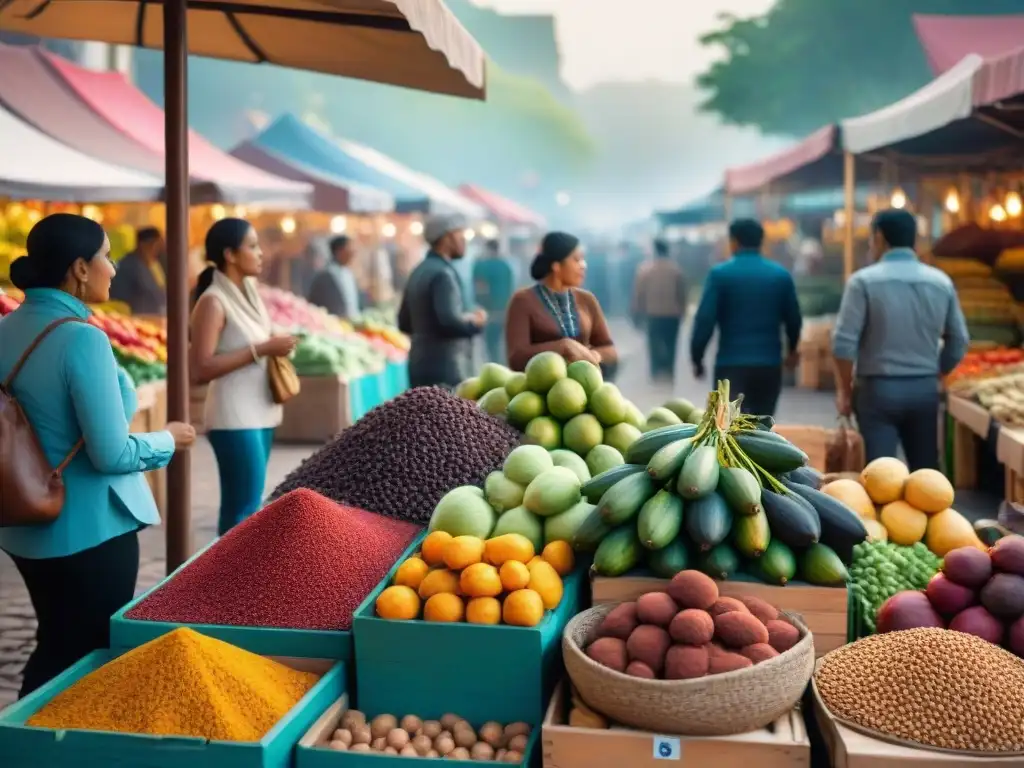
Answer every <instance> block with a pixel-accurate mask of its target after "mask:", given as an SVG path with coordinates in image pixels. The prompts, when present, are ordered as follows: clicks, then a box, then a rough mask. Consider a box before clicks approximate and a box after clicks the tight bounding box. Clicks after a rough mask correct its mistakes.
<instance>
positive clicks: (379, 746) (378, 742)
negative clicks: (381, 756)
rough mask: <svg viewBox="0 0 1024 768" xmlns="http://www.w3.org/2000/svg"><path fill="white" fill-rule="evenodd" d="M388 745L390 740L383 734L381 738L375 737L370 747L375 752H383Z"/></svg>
mask: <svg viewBox="0 0 1024 768" xmlns="http://www.w3.org/2000/svg"><path fill="white" fill-rule="evenodd" d="M387 745H388V740H387V739H385V738H384V737H383V736H381V737H380V738H379V739H374V740H373V741H371V742H370V749H372V750H373V751H374V752H383V751H384V747H386V746H387Z"/></svg>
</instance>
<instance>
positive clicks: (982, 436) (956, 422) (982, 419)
mask: <svg viewBox="0 0 1024 768" xmlns="http://www.w3.org/2000/svg"><path fill="white" fill-rule="evenodd" d="M946 411H947V413H948V415H949V422H948V426H949V429H950V433H951V434H950V438H951V441H952V445H951V446H950V452H951V454H952V455H951V456H950V463H951V464H952V467H951V469H952V475H953V476H952V478H950V479H951V481H952V483H953V487H954V488H962V489H965V490H969V489H973V488H976V487H977V486H978V451H979V449H980V448H981V445H982V443H983V442H985V441H987V440H988V439H989V434H990V430H991V428H992V417H991V416H990V415H989V413H988V411H987V410H985V409H984V408H982V407H981V406H980V405H978V404H977V403H975V402H972V401H970V400H968V399H966V398H963V397H958V396H957V395H949V397H948V398H947V400H946Z"/></svg>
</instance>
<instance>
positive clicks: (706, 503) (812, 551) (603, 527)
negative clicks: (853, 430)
mask: <svg viewBox="0 0 1024 768" xmlns="http://www.w3.org/2000/svg"><path fill="white" fill-rule="evenodd" d="M739 406H740V400H736V401H733V402H730V401H729V384H728V382H719V386H718V389H717V390H716V391H714V392H712V393H711V395H710V396H709V398H708V405H707V408H706V411H705V416H704V418H703V420H702V421H701V423H700V424H696V425H694V424H678V425H672V426H665V427H660V428H658V429H654V430H651V431H649V432H647V433H645V434H644V435H643V436H642V437H640V438H639V439H637V441H636V442H634V443H633V444H632V445H631V446H630V447H629V450H628V451H627V452H626V463H625V464H622V465H619V466H617V467H614V468H612V469H610V470H608V471H606V472H603V473H602V474H600V475H597V476H596V477H594V478H593V479H591V480H590V481H589V482H587V483H586V484H584V486H583V489H582V490H583V494H584V495H585V496H586V497H587V499H588V501H590V502H591V503H592V504H596V505H597V507H596V508H595V509H594V510H593V512H592V513H591V514H590V515H589V516H588V517H587V519H586V520H584V521H583V523H582V524H581V525H580V527H579V529H578V530H577V531H576V534H575V537H574V539H573V546H574V548H575V549H577V550H578V551H581V552H593V553H594V565H593V569H594V571H595V573H596V574H598V575H602V576H621V575H623V574H625V573H627V572H629V571H632V570H634V569H637V568H643V567H646V568H647V569H648V570H650V571H652V572H654V573H655V574H656V575H658V576H662V577H664V578H671V577H672V576H674V575H675V574H676V573H678V572H679V571H683V570H686V569H688V568H697V569H699V570H701V571H703V572H704V573H706V574H708V575H709V576H711V577H712V578H716V579H723V580H724V579H728V578H730V577H733V576H734V575H736V574H739V573H745V574H747V575H748V576H753V577H755V578H758V579H760V580H762V581H764V582H766V583H769V584H779V585H784V584H787V583H788V582H790V581H793V580H801V581H805V582H808V583H810V584H815V585H819V586H841V585H843V584H845V583H846V582H847V580H848V573H847V570H846V566H848V565H850V564H851V562H852V560H853V550H854V547H855V546H856V545H857V544H859V543H861V542H862V541H864V540H865V539H867V530H866V529H865V528H864V525H863V523H862V522H861V520H860V518H858V516H857V515H856V513H855V512H854V511H853V510H851V509H850V508H849V507H847V506H846V505H845V504H843V503H842V502H840V501H838V500H837V499H834V498H832V497H831V496H828V495H826V494H824V493H822V492H821V491H819V490H818V489H819V487H820V485H821V475H820V474H819V473H818V472H816V471H815V470H814V469H811V468H809V467H807V466H806V465H807V455H806V454H805V453H804V452H803V451H802V450H801V449H800V448H798V447H797V446H795V445H793V444H792V443H791V442H789V441H788V440H786V439H785V438H784V437H782V436H781V435H779V434H777V433H775V432H772V431H771V427H772V425H773V422H772V420H771V419H770V418H766V417H754V416H747V415H743V414H741V413H740V407H739Z"/></svg>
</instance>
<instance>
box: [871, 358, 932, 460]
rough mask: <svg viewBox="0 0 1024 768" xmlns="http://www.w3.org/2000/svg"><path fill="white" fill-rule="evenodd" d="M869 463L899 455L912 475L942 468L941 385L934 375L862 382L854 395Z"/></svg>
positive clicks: (886, 378) (886, 377)
mask: <svg viewBox="0 0 1024 768" xmlns="http://www.w3.org/2000/svg"><path fill="white" fill-rule="evenodd" d="M853 410H854V413H855V414H856V416H857V427H858V428H859V429H860V433H861V435H863V437H864V453H865V457H866V458H867V460H868V461H873V460H874V459H877V458H879V457H881V456H896V455H898V451H899V449H900V446H902V447H903V454H904V456H905V457H906V459H907V466H908V467H909V468H910V471H911V472H914V471H915V470H918V469H938V468H939V386H938V382H937V381H936V379H935V377H934V376H912V377H905V378H899V377H888V376H879V377H875V378H865V379H859V380H858V381H857V386H856V387H855V389H854V393H853Z"/></svg>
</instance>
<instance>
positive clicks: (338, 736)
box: [331, 728, 352, 747]
mask: <svg viewBox="0 0 1024 768" xmlns="http://www.w3.org/2000/svg"><path fill="white" fill-rule="evenodd" d="M331 741H343V742H345V746H346V747H347V746H348V745H349V744H351V743H352V731H350V730H349V729H348V728H339V729H338V730H336V731H335V732H334V736H332V737H331Z"/></svg>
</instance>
